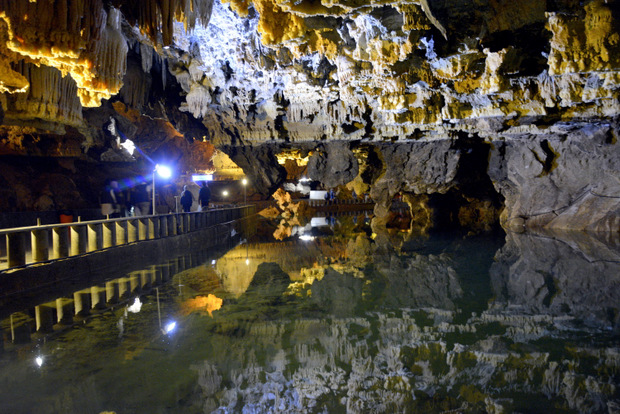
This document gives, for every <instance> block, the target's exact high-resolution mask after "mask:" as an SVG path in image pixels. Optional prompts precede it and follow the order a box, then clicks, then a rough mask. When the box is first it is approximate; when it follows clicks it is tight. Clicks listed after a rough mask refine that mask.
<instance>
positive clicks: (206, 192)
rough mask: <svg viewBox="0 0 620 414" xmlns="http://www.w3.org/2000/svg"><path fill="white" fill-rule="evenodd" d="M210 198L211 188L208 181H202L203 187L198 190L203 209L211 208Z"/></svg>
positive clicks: (199, 201)
mask: <svg viewBox="0 0 620 414" xmlns="http://www.w3.org/2000/svg"><path fill="white" fill-rule="evenodd" d="M209 200H211V189H210V188H209V184H207V182H206V181H203V182H202V187H200V191H199V192H198V203H200V209H201V210H207V209H208V208H209Z"/></svg>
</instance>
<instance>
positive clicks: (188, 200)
mask: <svg viewBox="0 0 620 414" xmlns="http://www.w3.org/2000/svg"><path fill="white" fill-rule="evenodd" d="M193 203H194V195H193V194H192V192H191V191H189V190H188V189H187V186H186V185H184V186H183V192H181V206H182V207H183V211H184V212H186V213H189V212H190V210H191V208H192V204H193Z"/></svg>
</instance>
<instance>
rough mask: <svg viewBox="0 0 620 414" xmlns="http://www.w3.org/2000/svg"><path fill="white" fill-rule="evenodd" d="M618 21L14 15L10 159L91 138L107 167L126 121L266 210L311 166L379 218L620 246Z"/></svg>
mask: <svg viewBox="0 0 620 414" xmlns="http://www.w3.org/2000/svg"><path fill="white" fill-rule="evenodd" d="M617 10H619V7H618V0H606V1H603V0H587V1H583V2H581V1H576V0H565V1H561V2H541V1H535V0H517V1H512V2H510V1H491V0H481V1H476V2H473V1H471V0H458V1H453V2H445V1H437V0H415V1H401V0H398V1H394V2H391V3H385V2H377V1H374V0H365V1H357V2H352V1H349V0H333V1H331V0H330V1H322V2H318V3H317V2H309V1H305V0H304V1H298V2H291V1H286V0H278V1H272V0H254V1H252V0H230V1H228V2H221V1H212V0H191V1H189V0H188V1H179V2H176V1H175V2H172V1H168V0H165V1H158V2H155V1H144V2H133V1H102V0H70V1H60V0H54V1H50V2H27V1H25V0H23V1H22V0H20V1H12V0H11V1H8V0H7V1H2V2H0V94H1V95H0V104H1V106H2V112H1V113H3V118H2V122H3V125H4V128H3V129H2V130H1V131H2V141H1V142H2V143H3V144H2V145H3V146H4V145H5V143H7V145H9V146H10V147H11V151H16V150H19V151H21V153H22V154H23V155H31V153H30V152H29V151H30V150H28V149H25V147H19V145H14V140H13V139H12V137H15V136H17V135H18V134H16V133H15V131H14V130H11V129H10V128H26V127H29V128H35V129H34V135H44V136H46V137H54V139H57V140H58V141H59V142H62V141H63V140H65V141H66V140H68V139H69V138H68V137H67V135H70V136H71V139H75V138H78V139H81V140H82V154H79V156H81V157H83V158H86V157H92V158H94V159H95V161H97V162H101V161H102V159H101V154H110V152H109V151H108V150H109V149H110V148H112V152H114V151H116V150H117V148H115V147H114V145H117V144H115V143H114V142H112V141H111V140H109V139H105V135H104V134H102V131H101V128H102V125H101V123H100V122H95V123H94V124H93V123H91V120H96V119H98V118H99V119H103V118H105V119H107V118H109V115H111V114H110V113H109V110H110V108H111V107H112V108H114V109H115V110H116V111H117V112H118V114H117V115H122V116H125V115H128V114H130V113H132V114H133V115H131V116H130V117H131V119H132V121H131V122H133V123H136V124H139V128H140V130H141V131H146V132H147V133H145V134H137V136H136V140H137V141H138V142H137V144H138V145H139V146H140V147H141V148H142V147H145V151H146V153H147V154H150V155H157V154H160V153H158V152H157V151H161V150H162V149H168V148H169V146H168V145H166V144H165V142H171V143H172V144H170V145H172V147H174V148H175V151H174V154H175V157H174V158H176V159H177V160H179V159H185V158H191V157H192V156H191V153H192V152H194V151H198V152H200V151H202V149H201V148H199V147H198V146H195V145H192V143H194V142H207V141H208V142H209V143H210V144H212V145H214V146H215V147H216V148H218V149H219V150H222V151H223V152H225V153H227V154H228V155H229V156H230V157H231V158H232V159H233V161H234V162H236V163H238V165H239V166H240V167H241V168H242V169H243V171H244V173H245V175H247V176H250V177H251V178H252V180H251V181H252V183H254V184H255V185H256V188H255V190H256V192H257V193H259V194H260V195H261V196H262V198H264V199H267V198H268V197H269V196H270V195H271V193H273V192H274V191H275V190H277V189H278V188H280V187H282V186H283V184H284V183H285V181H286V180H287V177H286V174H285V173H284V170H283V168H282V167H281V165H280V164H279V163H278V162H277V161H276V160H280V161H281V158H285V157H286V155H285V154H291V153H294V152H295V151H303V152H305V153H306V154H308V155H309V156H310V158H309V160H310V164H309V165H308V171H309V172H310V173H311V174H312V175H313V177H316V178H317V179H318V180H319V181H320V184H321V185H322V186H323V187H327V188H329V187H334V186H341V187H343V188H344V187H347V188H348V189H349V191H350V188H351V187H355V186H357V188H358V189H360V188H364V191H366V190H369V191H370V193H371V194H372V196H373V198H374V199H375V201H377V202H378V204H377V205H378V206H377V210H376V213H377V215H378V216H380V217H384V216H385V215H386V214H387V211H388V210H389V206H390V203H391V198H392V197H393V196H394V195H395V194H397V193H400V192H402V193H410V194H411V195H412V196H419V195H423V194H426V195H432V197H431V198H435V199H436V198H437V197H441V196H444V195H447V196H448V197H449V198H451V199H452V200H457V204H460V206H458V208H457V211H458V209H459V208H461V207H462V208H463V211H462V213H461V218H462V221H468V220H469V221H472V220H474V221H475V217H474V216H475V215H476V214H478V213H475V212H476V211H483V210H485V211H488V212H489V214H488V217H494V216H495V215H496V213H495V211H496V210H499V209H500V208H502V207H503V208H504V210H503V213H502V215H501V222H502V225H503V226H504V227H507V228H519V229H521V228H523V226H526V227H550V228H551V227H553V228H571V229H587V230H595V231H612V232H617V231H618V229H619V227H620V226H618V220H619V219H618V209H619V203H618V200H619V198H618V197H620V193H619V191H620V190H619V188H618V185H617V184H618V183H617V179H616V178H615V177H617V176H618V173H619V172H618V162H617V160H618V155H617V154H618V149H617V136H618V127H617V119H618V116H619V114H620V104H619V102H620V99H619V98H620V95H619V93H620V92H619V91H620V58H619V57H618V56H620V38H619V27H620V24H619V23H618V21H619V20H618V19H619V16H618V11H617ZM110 104H114V105H113V106H110ZM86 108H89V109H86ZM122 108H124V109H122ZM98 111H102V112H104V113H105V117H98V116H97V115H93V113H95V112H98ZM132 111H133V112H132ZM162 126H164V127H162ZM130 129H131V128H130ZM179 137H183V139H185V140H186V141H187V142H188V143H189V144H190V145H181V144H179V143H178V141H177V140H178V138H179ZM464 142H465V143H467V144H466V145H463V143H464ZM38 145H39V148H38V151H42V150H41V148H40V147H41V145H40V144H38ZM479 145H486V146H488V149H489V151H490V153H491V157H490V158H491V161H490V164H488V162H489V161H488V159H485V158H484V157H482V156H478V155H480V154H481V153H479V152H478V149H477V148H478V147H477V146H479ZM406 148H409V149H406ZM472 151H473V152H472ZM472 153H473V154H477V155H476V156H475V157H472V156H470V155H468V154H472ZM371 154H374V155H371ZM374 156H376V158H373V157H374ZM426 157H430V158H428V159H427V158H426ZM463 157H465V158H463ZM105 158H106V157H104V159H105ZM472 158H475V159H476V163H477V165H474V163H472V162H471V159H472ZM487 158H488V157H487ZM113 159H117V158H115V157H113ZM586 160H587V161H586ZM206 163H207V164H208V161H207V162H206ZM281 164H282V165H284V164H286V162H284V163H281ZM184 166H185V167H187V169H188V170H191V169H196V170H202V171H205V170H208V168H207V167H206V166H200V165H195V163H194V162H185V164H184ZM468 174H469V175H468ZM291 178H292V177H289V179H291ZM294 178H299V177H294ZM354 183H355V184H354ZM476 183H479V184H480V185H478V186H476ZM489 183H492V186H493V187H491V186H490V185H489ZM476 187H478V188H480V189H482V190H481V191H477V190H476ZM491 188H494V191H495V194H491V192H490V189H491ZM541 195H542V196H541ZM457 214H459V213H458V212H457Z"/></svg>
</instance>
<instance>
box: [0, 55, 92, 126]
mask: <svg viewBox="0 0 620 414" xmlns="http://www.w3.org/2000/svg"><path fill="white" fill-rule="evenodd" d="M13 69H14V70H15V71H16V72H18V73H20V74H21V75H22V76H23V77H24V78H25V79H27V80H28V83H29V85H30V88H29V89H28V91H27V92H24V93H15V94H11V95H9V94H6V95H5V97H4V102H5V106H6V109H5V121H6V120H8V121H29V120H31V119H40V120H42V121H45V122H49V123H50V124H64V125H72V126H81V125H82V106H81V105H80V101H79V100H78V98H77V85H76V83H75V81H74V80H73V79H72V78H71V77H69V76H65V77H63V76H62V75H61V73H60V71H59V70H58V69H55V68H50V67H48V66H40V67H37V66H35V65H33V64H30V63H23V62H22V63H18V64H17V65H15V66H14V67H13Z"/></svg>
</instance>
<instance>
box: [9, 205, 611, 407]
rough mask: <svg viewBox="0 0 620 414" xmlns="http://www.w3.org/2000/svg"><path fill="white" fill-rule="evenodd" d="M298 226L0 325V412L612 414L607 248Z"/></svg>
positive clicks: (122, 278)
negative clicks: (77, 308) (500, 413)
mask: <svg viewBox="0 0 620 414" xmlns="http://www.w3.org/2000/svg"><path fill="white" fill-rule="evenodd" d="M313 223H314V224H315V226H314V227H311V226H310V225H308V226H307V227H306V228H304V229H302V228H298V227H296V228H290V227H287V228H284V229H283V228H282V223H279V225H278V223H274V224H271V223H265V224H262V225H261V226H260V227H259V230H258V231H256V232H253V233H254V234H253V235H252V236H250V235H243V236H242V237H243V238H242V239H240V241H239V244H237V246H236V247H234V248H233V249H231V250H230V251H227V252H225V253H221V252H218V253H214V252H205V251H200V250H199V249H197V250H198V251H197V252H194V253H193V254H194V256H191V255H190V254H189V253H188V255H187V256H184V257H180V258H175V259H174V260H167V261H165V262H164V263H154V264H153V265H151V266H149V267H146V268H145V269H143V270H139V271H134V272H131V273H130V274H124V275H114V277H111V278H110V279H109V280H108V283H107V284H106V281H101V282H100V283H99V284H97V285H96V286H93V287H90V288H88V287H86V288H85V287H80V290H79V291H77V292H78V296H76V291H69V292H65V293H64V294H63V295H61V296H59V297H58V299H56V300H50V299H49V298H47V299H46V300H45V303H41V304H40V306H37V307H36V308H33V307H32V306H31V307H29V308H27V309H21V310H16V309H11V311H10V312H8V313H10V316H9V315H6V313H7V312H5V316H7V317H6V318H5V319H4V320H3V321H2V325H1V327H2V333H3V352H2V353H1V354H0V412H2V413H34V412H36V413H100V412H103V411H112V412H116V413H119V414H120V413H146V412H148V413H209V412H216V413H237V412H239V413H241V412H243V413H266V412H293V413H294V412H298V413H323V412H326V413H340V412H350V413H368V412H375V413H394V412H399V413H406V412H411V413H417V412H424V413H426V412H438V413H439V412H502V411H503V412H527V413H536V412H540V413H548V412H567V413H571V412H593V413H598V412H600V413H607V412H618V410H620V391H619V386H620V381H619V379H620V347H619V343H620V342H619V340H618V339H619V332H620V317H619V313H618V308H619V306H620V286H619V285H620V249H618V246H617V244H613V243H610V242H609V241H601V240H598V239H596V238H586V237H584V236H581V235H580V236H579V237H576V236H575V235H567V234H562V235H558V234H554V235H549V234H547V235H533V234H512V233H511V234H508V235H504V234H501V235H488V234H487V235H469V236H468V235H465V234H446V233H441V234H433V235H430V236H429V235H424V236H413V235H411V234H408V233H406V232H402V231H398V230H395V229H394V230H391V231H389V232H385V233H382V234H375V233H373V232H372V230H371V228H370V226H369V222H368V220H365V217H364V216H360V217H340V218H338V219H336V220H334V219H331V220H324V219H318V220H315V221H313ZM285 227H286V226H285ZM274 234H275V235H276V236H275V237H274ZM106 289H107V290H106ZM89 292H90V296H89ZM93 292H94V293H93ZM93 295H94V296H93ZM95 302H97V303H95ZM106 302H107V303H106ZM12 303H13V305H11V306H12V307H14V306H15V305H14V303H15V301H13V302H12ZM59 304H60V305H59ZM93 304H95V307H94V309H90V308H92V307H93ZM59 306H60V309H61V312H60V313H62V315H61V316H62V318H61V321H60V323H58V319H59V311H58V309H59ZM76 306H78V307H80V309H81V311H80V312H79V314H78V315H75V313H76ZM0 310H2V309H0ZM4 310H5V311H6V309H4ZM37 315H38V316H37ZM173 323H174V325H173ZM37 328H38V329H39V330H38V331H37ZM37 358H38V359H37Z"/></svg>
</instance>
